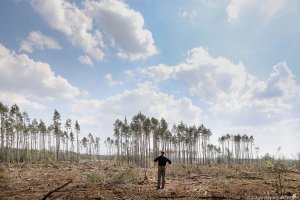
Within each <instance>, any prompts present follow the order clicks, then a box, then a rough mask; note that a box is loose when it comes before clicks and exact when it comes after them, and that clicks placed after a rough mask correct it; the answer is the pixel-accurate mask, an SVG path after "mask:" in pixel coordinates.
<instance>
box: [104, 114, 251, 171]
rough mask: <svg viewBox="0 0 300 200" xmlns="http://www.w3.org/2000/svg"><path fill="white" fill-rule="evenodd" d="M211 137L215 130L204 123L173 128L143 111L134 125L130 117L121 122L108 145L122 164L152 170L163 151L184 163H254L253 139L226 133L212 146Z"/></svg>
mask: <svg viewBox="0 0 300 200" xmlns="http://www.w3.org/2000/svg"><path fill="white" fill-rule="evenodd" d="M211 136H212V132H211V130H210V129H209V128H207V127H205V126H204V125H203V124H201V125H200V126H195V125H193V126H188V125H186V124H185V123H183V122H180V123H179V124H174V125H173V126H172V127H169V124H168V123H167V122H166V120H165V119H164V118H161V119H160V120H158V119H156V118H154V117H152V118H150V117H146V116H145V115H144V114H142V113H141V112H139V113H138V114H136V115H134V116H133V117H132V120H131V122H130V123H129V122H128V121H127V118H126V117H125V119H124V120H120V119H117V120H116V121H115V123H114V139H112V138H111V137H108V138H107V139H106V140H105V141H104V143H105V145H106V148H107V154H109V155H113V154H114V155H115V159H116V161H117V162H118V163H119V164H120V163H121V164H124V163H127V164H128V165H130V164H136V165H138V166H141V167H149V166H150V163H151V162H152V160H153V158H154V157H155V156H157V155H159V151H165V152H166V154H167V155H168V157H169V158H170V159H172V160H173V161H174V162H177V163H182V164H192V163H202V164H210V163H220V162H227V163H230V162H237V163H250V162H251V161H252V160H253V158H254V156H253V147H254V138H253V136H248V135H242V136H241V135H239V134H237V135H230V134H226V135H224V136H222V137H220V138H219V140H218V141H219V144H218V145H214V144H212V143H211V141H210V138H211ZM256 150H257V148H256Z"/></svg>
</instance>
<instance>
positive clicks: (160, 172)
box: [157, 166, 166, 189]
mask: <svg viewBox="0 0 300 200" xmlns="http://www.w3.org/2000/svg"><path fill="white" fill-rule="evenodd" d="M165 175H166V166H158V173H157V176H158V177H157V189H160V183H161V182H162V187H161V188H164V187H165ZM161 179H162V180H161Z"/></svg>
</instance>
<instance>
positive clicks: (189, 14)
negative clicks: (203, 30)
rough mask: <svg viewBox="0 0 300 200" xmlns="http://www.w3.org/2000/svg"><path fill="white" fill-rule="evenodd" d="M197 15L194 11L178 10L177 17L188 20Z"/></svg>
mask: <svg viewBox="0 0 300 200" xmlns="http://www.w3.org/2000/svg"><path fill="white" fill-rule="evenodd" d="M197 15H198V13H197V11H196V10H191V11H190V10H180V11H179V13H178V16H179V17H181V18H188V19H190V20H192V19H194V18H195V17H197Z"/></svg>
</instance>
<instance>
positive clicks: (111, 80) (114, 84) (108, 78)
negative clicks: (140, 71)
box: [103, 74, 123, 87]
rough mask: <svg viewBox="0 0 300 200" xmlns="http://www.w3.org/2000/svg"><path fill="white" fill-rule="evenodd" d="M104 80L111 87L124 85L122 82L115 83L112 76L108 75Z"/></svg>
mask: <svg viewBox="0 0 300 200" xmlns="http://www.w3.org/2000/svg"><path fill="white" fill-rule="evenodd" d="M103 79H104V80H105V81H106V82H107V84H108V85H109V86H111V87H115V86H118V85H123V82H122V81H114V80H113V78H112V75H111V74H106V75H105V76H104V77H103Z"/></svg>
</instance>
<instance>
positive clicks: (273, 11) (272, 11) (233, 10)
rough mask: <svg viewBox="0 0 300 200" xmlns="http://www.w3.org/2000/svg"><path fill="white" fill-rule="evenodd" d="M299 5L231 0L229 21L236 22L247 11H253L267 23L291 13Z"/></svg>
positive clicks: (278, 0)
mask: <svg viewBox="0 0 300 200" xmlns="http://www.w3.org/2000/svg"><path fill="white" fill-rule="evenodd" d="M297 3H298V2H297V1H296V0H290V1H286V0H275V1H274V0H264V1H260V0H243V1H240V0H231V1H230V3H229V4H228V6H227V8H226V11H227V15H228V18H227V20H228V21H229V22H235V21H237V20H238V19H239V17H240V16H241V15H242V14H243V13H244V12H245V11H247V10H249V9H253V10H255V11H256V12H258V13H259V14H260V15H261V16H263V18H264V19H265V20H266V21H269V20H270V19H271V18H273V17H275V16H279V15H283V14H286V13H288V12H290V11H291V10H292V9H293V8H294V7H295V5H297Z"/></svg>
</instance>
